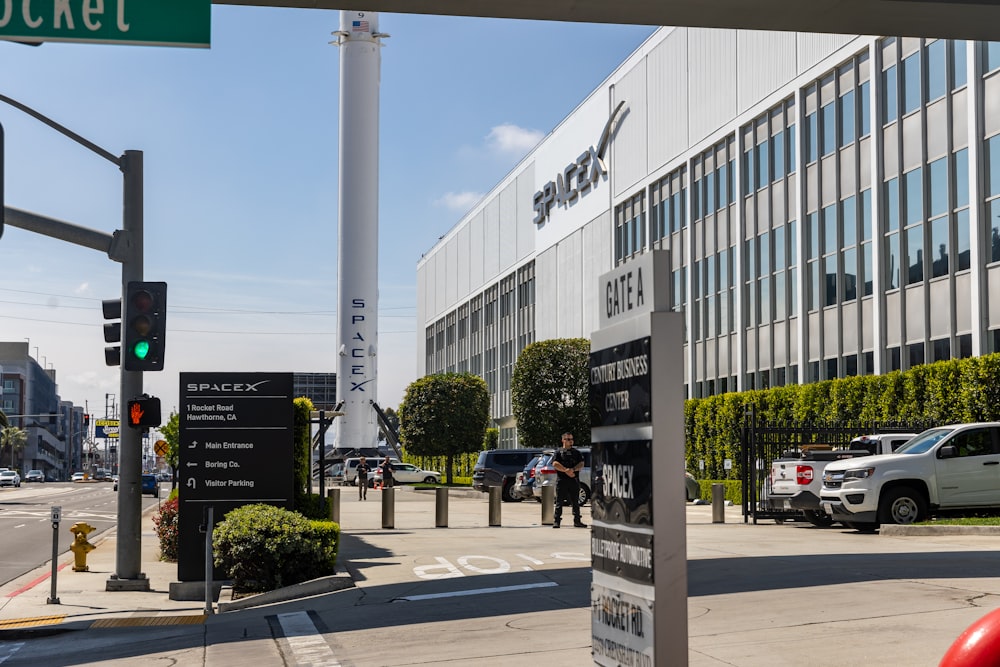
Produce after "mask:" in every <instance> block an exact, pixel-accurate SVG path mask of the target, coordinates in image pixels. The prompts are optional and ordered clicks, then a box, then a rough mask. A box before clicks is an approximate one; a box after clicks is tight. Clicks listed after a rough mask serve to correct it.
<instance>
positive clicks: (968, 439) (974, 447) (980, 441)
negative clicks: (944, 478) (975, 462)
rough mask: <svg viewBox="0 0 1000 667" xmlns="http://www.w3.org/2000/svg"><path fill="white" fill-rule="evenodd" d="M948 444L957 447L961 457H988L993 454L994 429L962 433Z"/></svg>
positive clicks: (980, 429) (978, 429)
mask: <svg viewBox="0 0 1000 667" xmlns="http://www.w3.org/2000/svg"><path fill="white" fill-rule="evenodd" d="M948 444H949V445H953V446H954V447H955V450H956V451H957V452H958V455H959V456H987V455H989V454H992V453H993V429H989V428H977V429H972V430H969V431H962V432H961V433H959V434H957V435H956V436H955V437H954V438H952V439H951V441H950V442H949V443H948Z"/></svg>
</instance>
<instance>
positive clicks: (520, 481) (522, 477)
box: [511, 455, 542, 500]
mask: <svg viewBox="0 0 1000 667" xmlns="http://www.w3.org/2000/svg"><path fill="white" fill-rule="evenodd" d="M541 457H542V455H538V456H532V457H531V460H530V461H528V462H527V463H526V464H525V466H524V470H522V471H521V472H519V473H517V475H515V477H514V487H513V488H512V489H511V495H512V496H514V497H515V498H520V499H522V500H526V499H529V498H534V497H535V494H534V493H533V491H532V489H533V488H534V486H535V465H536V464H537V463H538V459H540V458H541Z"/></svg>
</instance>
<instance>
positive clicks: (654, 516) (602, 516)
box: [590, 251, 688, 666]
mask: <svg viewBox="0 0 1000 667" xmlns="http://www.w3.org/2000/svg"><path fill="white" fill-rule="evenodd" d="M669 270H670V262H669V254H668V253H667V252H666V251H653V252H648V253H644V254H643V255H641V256H639V257H638V258H636V259H635V260H632V261H628V262H626V263H625V264H622V265H621V266H619V267H618V268H616V269H615V270H614V271H611V272H609V273H606V274H604V275H603V276H601V278H600V298H601V306H602V307H603V308H604V309H603V310H602V311H601V328H600V329H599V330H598V331H595V332H594V333H593V334H592V335H591V343H590V349H591V353H590V408H591V409H590V414H591V432H590V440H591V446H592V456H591V458H592V464H591V465H592V469H593V477H592V479H593V482H594V484H593V486H594V490H593V496H592V499H591V504H592V506H593V507H592V512H591V523H592V526H593V529H592V533H591V539H590V551H591V558H592V565H593V583H592V585H591V589H590V601H591V617H590V618H591V646H592V647H593V656H594V662H596V663H597V664H600V665H608V666H612V665H650V666H652V665H681V666H683V665H686V664H687V663H688V637H687V542H686V538H685V531H686V525H685V524H686V516H685V514H686V512H685V496H684V476H683V474H682V473H683V472H684V384H683V368H684V361H683V345H684V338H683V336H684V330H683V319H682V315H680V314H679V313H672V312H664V311H665V310H666V309H667V303H668V299H667V298H666V297H667V296H668V295H669V293H670V291H669V280H668V276H669Z"/></svg>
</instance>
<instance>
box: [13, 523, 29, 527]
mask: <svg viewBox="0 0 1000 667" xmlns="http://www.w3.org/2000/svg"><path fill="white" fill-rule="evenodd" d="M27 525H28V524H26V523H19V524H17V525H16V526H14V527H15V528H24V527H25V526H27Z"/></svg>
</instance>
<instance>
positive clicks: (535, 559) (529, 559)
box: [517, 554, 545, 565]
mask: <svg viewBox="0 0 1000 667" xmlns="http://www.w3.org/2000/svg"><path fill="white" fill-rule="evenodd" d="M517 557H518V558H523V559H524V560H526V561H528V562H529V563H534V564H535V565H545V563H544V562H543V561H540V560H538V559H537V558H532V557H531V556H529V555H527V554H517Z"/></svg>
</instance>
